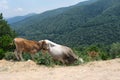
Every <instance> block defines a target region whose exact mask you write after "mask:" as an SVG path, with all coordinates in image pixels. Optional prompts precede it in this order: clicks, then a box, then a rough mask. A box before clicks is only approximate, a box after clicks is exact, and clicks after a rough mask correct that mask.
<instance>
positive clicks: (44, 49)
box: [39, 40, 48, 53]
mask: <svg viewBox="0 0 120 80" xmlns="http://www.w3.org/2000/svg"><path fill="white" fill-rule="evenodd" d="M39 44H40V46H41V50H42V52H43V53H46V51H48V45H47V43H46V41H45V40H40V41H39Z"/></svg>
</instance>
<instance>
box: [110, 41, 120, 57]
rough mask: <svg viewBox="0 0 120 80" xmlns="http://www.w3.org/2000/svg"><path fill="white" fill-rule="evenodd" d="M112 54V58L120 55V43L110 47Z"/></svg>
mask: <svg viewBox="0 0 120 80" xmlns="http://www.w3.org/2000/svg"><path fill="white" fill-rule="evenodd" d="M110 55H111V57H112V58H116V57H120V43H119V42H117V43H113V44H112V45H111V49H110Z"/></svg>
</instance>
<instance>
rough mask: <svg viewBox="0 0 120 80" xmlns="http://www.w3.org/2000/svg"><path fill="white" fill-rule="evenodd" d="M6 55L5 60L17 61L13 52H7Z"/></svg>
mask: <svg viewBox="0 0 120 80" xmlns="http://www.w3.org/2000/svg"><path fill="white" fill-rule="evenodd" d="M4 54H5V56H4V58H5V59H6V60H16V57H15V55H14V53H13V52H6V53H4Z"/></svg>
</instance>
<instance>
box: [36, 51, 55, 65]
mask: <svg viewBox="0 0 120 80" xmlns="http://www.w3.org/2000/svg"><path fill="white" fill-rule="evenodd" d="M35 62H36V63H37V64H40V65H41V64H42V65H46V66H53V65H54V64H55V63H54V61H53V59H52V57H51V56H50V55H49V54H42V53H38V54H36V56H35Z"/></svg>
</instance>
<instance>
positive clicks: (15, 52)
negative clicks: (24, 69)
mask: <svg viewBox="0 0 120 80" xmlns="http://www.w3.org/2000/svg"><path fill="white" fill-rule="evenodd" d="M14 54H15V56H16V58H17V60H20V58H19V56H18V54H19V53H18V51H17V50H16V49H15V51H14Z"/></svg>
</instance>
